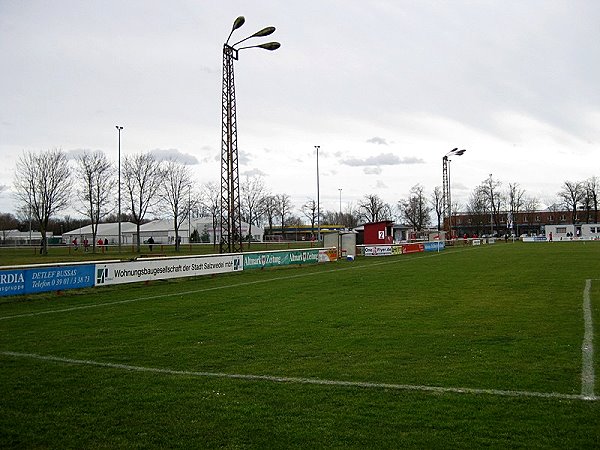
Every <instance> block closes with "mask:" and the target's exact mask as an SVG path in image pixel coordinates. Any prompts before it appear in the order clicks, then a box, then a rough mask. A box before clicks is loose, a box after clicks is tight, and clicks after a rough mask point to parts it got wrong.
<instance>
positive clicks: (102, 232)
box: [62, 222, 135, 245]
mask: <svg viewBox="0 0 600 450" xmlns="http://www.w3.org/2000/svg"><path fill="white" fill-rule="evenodd" d="M132 231H133V235H134V236H135V224H134V223H131V222H121V243H123V244H132V243H134V242H135V241H134V240H132V237H131V236H132ZM92 237H93V235H92V226H91V225H86V226H85V227H81V228H77V229H76V230H72V231H68V232H66V233H63V235H62V240H63V243H65V244H69V243H71V242H72V241H73V239H75V238H77V239H78V241H79V244H82V243H83V241H84V240H85V239H87V240H88V241H89V242H90V245H92ZM98 239H102V240H104V239H108V243H109V245H116V244H118V243H119V223H118V222H115V223H99V224H98V231H97V233H96V240H98Z"/></svg>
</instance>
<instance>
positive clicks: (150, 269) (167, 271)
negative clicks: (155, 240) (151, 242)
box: [95, 255, 243, 286]
mask: <svg viewBox="0 0 600 450" xmlns="http://www.w3.org/2000/svg"><path fill="white" fill-rule="evenodd" d="M241 270H243V266H242V255H222V256H221V255H218V256H205V257H192V258H177V259H165V260H159V259H154V260H148V261H143V260H137V261H128V262H117V263H105V264H96V276H95V285H96V286H107V285H112V284H122V283H135V282H138V281H151V280H165V279H169V278H182V277H193V276H199V275H211V274H217V273H226V272H237V271H241Z"/></svg>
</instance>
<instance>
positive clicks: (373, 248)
mask: <svg viewBox="0 0 600 450" xmlns="http://www.w3.org/2000/svg"><path fill="white" fill-rule="evenodd" d="M391 255H392V246H391V245H370V246H365V256H391Z"/></svg>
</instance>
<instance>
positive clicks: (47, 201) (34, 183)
mask: <svg viewBox="0 0 600 450" xmlns="http://www.w3.org/2000/svg"><path fill="white" fill-rule="evenodd" d="M70 174H71V172H70V170H69V166H68V160H67V156H66V154H65V153H64V152H63V151H62V150H58V149H54V150H48V151H45V152H40V153H33V152H25V153H24V154H23V155H21V157H20V158H19V160H18V161H17V166H16V171H15V180H14V187H15V196H16V198H17V200H18V201H19V202H20V203H21V207H22V208H23V209H25V210H27V211H29V213H30V215H32V216H33V218H34V219H35V221H36V222H37V224H38V226H39V229H40V233H41V235H42V244H41V250H40V252H41V253H42V254H44V255H47V254H48V239H47V238H46V232H47V230H48V221H49V220H50V217H52V216H53V215H54V214H56V213H57V212H59V211H61V210H64V209H66V208H68V207H69V205H70V203H69V200H70V196H71V178H70Z"/></svg>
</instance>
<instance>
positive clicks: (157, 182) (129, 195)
mask: <svg viewBox="0 0 600 450" xmlns="http://www.w3.org/2000/svg"><path fill="white" fill-rule="evenodd" d="M162 178H163V171H162V170H161V168H160V163H159V162H158V161H157V160H156V159H155V158H154V156H153V155H152V154H151V153H139V154H137V155H131V156H126V157H125V160H124V162H123V182H124V184H125V200H126V202H128V210H129V212H130V213H131V218H132V220H133V222H134V223H135V225H136V247H137V251H138V252H139V251H140V249H141V242H140V225H141V224H142V222H143V220H144V218H145V217H146V214H147V213H148V212H150V210H151V208H153V207H154V206H155V205H156V204H157V203H158V202H159V200H160V198H159V196H158V191H159V189H160V187H161V184H162Z"/></svg>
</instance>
